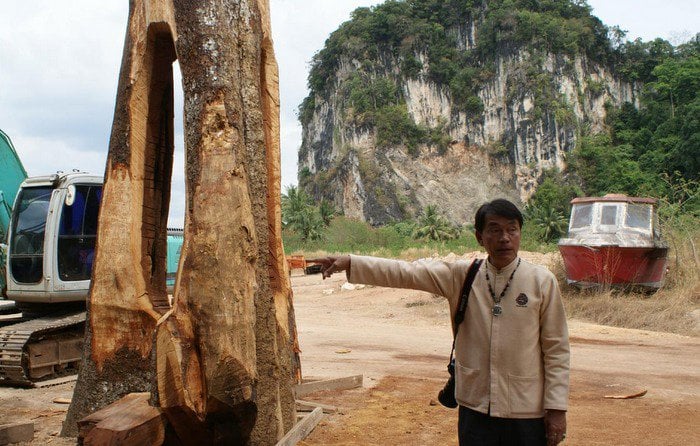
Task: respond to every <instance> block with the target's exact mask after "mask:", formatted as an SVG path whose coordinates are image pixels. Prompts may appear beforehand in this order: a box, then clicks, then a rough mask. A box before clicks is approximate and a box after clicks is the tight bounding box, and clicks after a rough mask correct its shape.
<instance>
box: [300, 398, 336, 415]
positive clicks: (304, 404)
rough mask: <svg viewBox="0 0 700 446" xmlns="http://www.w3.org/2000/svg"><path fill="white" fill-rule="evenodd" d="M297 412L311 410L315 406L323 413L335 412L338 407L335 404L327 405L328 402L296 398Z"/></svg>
mask: <svg viewBox="0 0 700 446" xmlns="http://www.w3.org/2000/svg"><path fill="white" fill-rule="evenodd" d="M296 403H297V412H312V411H313V410H314V409H316V408H317V407H320V408H321V409H323V413H336V412H338V408H337V407H335V406H329V405H328V404H321V403H316V402H313V401H303V400H297V401H296Z"/></svg>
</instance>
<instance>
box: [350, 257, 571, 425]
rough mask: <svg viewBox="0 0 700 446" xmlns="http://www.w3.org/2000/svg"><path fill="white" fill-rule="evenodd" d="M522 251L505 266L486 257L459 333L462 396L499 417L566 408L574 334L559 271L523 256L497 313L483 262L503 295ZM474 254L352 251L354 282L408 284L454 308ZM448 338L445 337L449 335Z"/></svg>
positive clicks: (538, 414)
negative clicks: (389, 255)
mask: <svg viewBox="0 0 700 446" xmlns="http://www.w3.org/2000/svg"><path fill="white" fill-rule="evenodd" d="M517 263H518V259H516V260H514V261H513V262H512V263H511V264H510V265H508V266H506V267H505V268H503V269H502V270H500V271H497V270H496V268H495V267H493V265H491V264H490V263H489V262H488V261H485V262H484V263H482V265H481V268H480V269H479V272H478V274H477V276H476V278H475V279H474V284H473V286H472V291H471V293H470V295H469V305H468V307H467V311H466V315H465V318H464V322H463V323H462V325H461V326H460V329H459V332H458V335H457V345H456V349H455V358H456V367H455V369H456V397H457V402H458V403H459V404H460V405H462V406H465V407H468V408H470V409H473V410H476V411H478V412H482V413H487V414H490V415H491V416H494V417H502V418H537V417H542V416H543V415H544V410H545V409H559V410H566V409H567V402H568V396H569V336H568V329H567V325H566V315H565V313H564V307H563V304H562V301H561V296H560V293H559V286H558V285H557V281H556V279H555V278H554V275H553V274H552V273H551V272H549V271H548V270H547V269H546V268H543V267H540V266H537V265H534V264H532V263H529V262H527V261H525V260H523V261H522V262H521V264H520V267H519V268H518V270H517V271H516V273H515V276H514V277H513V281H512V283H511V284H510V287H509V288H508V291H507V292H506V294H505V296H504V297H503V299H502V300H501V307H502V308H503V313H502V314H501V315H499V316H493V313H492V308H493V299H492V297H491V295H490V294H489V291H488V286H487V282H486V274H485V272H486V269H487V268H488V272H489V279H490V282H491V286H492V288H493V290H494V292H495V294H496V296H497V297H498V296H499V295H500V294H501V291H502V290H503V288H504V287H505V285H506V282H507V281H508V278H509V277H510V274H511V273H512V272H513V269H514V268H515V267H516V265H517ZM468 268H469V262H464V261H460V262H455V263H447V262H442V261H433V260H420V261H416V262H412V263H409V262H403V261H398V260H389V259H381V258H376V257H365V256H354V255H353V256H351V261H350V271H348V280H349V281H350V282H353V283H365V284H370V285H378V286H386V287H392V288H410V289H416V290H423V291H427V292H430V293H434V294H439V295H442V296H445V297H447V299H448V301H449V304H450V312H451V314H452V315H454V312H455V309H456V307H457V302H458V300H459V296H460V293H461V290H462V286H463V284H464V279H465V278H466V275H467V270H468ZM446 343H447V340H446Z"/></svg>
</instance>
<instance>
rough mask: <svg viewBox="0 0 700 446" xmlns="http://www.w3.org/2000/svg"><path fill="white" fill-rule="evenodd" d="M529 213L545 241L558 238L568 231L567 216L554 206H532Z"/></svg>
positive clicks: (530, 218)
mask: <svg viewBox="0 0 700 446" xmlns="http://www.w3.org/2000/svg"><path fill="white" fill-rule="evenodd" d="M527 214H528V217H529V220H530V221H532V223H533V224H534V225H535V226H536V227H537V229H538V230H539V232H540V237H541V238H542V239H543V240H544V241H545V242H551V241H553V240H556V239H558V238H559V237H561V236H562V235H564V233H565V232H566V228H567V224H568V222H567V221H566V217H564V214H562V213H561V212H559V211H557V210H556V209H555V208H554V207H552V206H547V205H545V206H537V207H531V208H528V210H527Z"/></svg>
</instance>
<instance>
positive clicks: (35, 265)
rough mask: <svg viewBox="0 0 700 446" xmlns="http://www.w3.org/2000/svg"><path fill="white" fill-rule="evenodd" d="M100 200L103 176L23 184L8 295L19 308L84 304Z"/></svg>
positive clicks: (17, 204)
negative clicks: (49, 304)
mask: <svg viewBox="0 0 700 446" xmlns="http://www.w3.org/2000/svg"><path fill="white" fill-rule="evenodd" d="M101 200H102V177H99V176H95V175H89V174H86V173H82V172H74V173H69V174H60V175H58V174H57V175H50V176H44V177H35V178H30V179H28V180H26V181H25V182H24V183H22V186H21V188H20V191H19V194H18V195H17V199H16V200H15V206H14V209H13V212H12V219H11V223H10V230H9V240H8V242H9V243H8V246H9V250H8V256H7V257H8V259H7V273H8V274H7V279H8V284H7V296H8V298H10V299H12V300H14V301H15V302H16V303H17V304H18V306H19V307H20V308H22V307H24V308H28V307H32V306H34V307H35V306H36V305H35V304H48V303H57V302H84V300H85V297H86V295H87V291H88V289H89V287H90V274H91V272H92V263H93V260H94V254H95V240H96V238H97V216H98V212H99V208H100V202H101ZM35 309H36V308H35Z"/></svg>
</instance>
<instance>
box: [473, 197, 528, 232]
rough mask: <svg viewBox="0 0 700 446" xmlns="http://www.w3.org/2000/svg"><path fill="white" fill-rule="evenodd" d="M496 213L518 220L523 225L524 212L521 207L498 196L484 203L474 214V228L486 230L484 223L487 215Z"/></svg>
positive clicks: (499, 215)
mask: <svg viewBox="0 0 700 446" xmlns="http://www.w3.org/2000/svg"><path fill="white" fill-rule="evenodd" d="M487 215H496V216H498V217H505V218H507V219H509V220H518V224H520V227H521V228H522V227H523V214H522V213H521V212H520V209H518V207H517V206H516V205H514V204H513V203H511V202H510V201H508V200H505V199H503V198H498V199H496V200H493V201H489V202H488V203H484V204H482V205H481V207H479V209H477V211H476V215H474V229H476V230H477V231H479V232H482V231H483V230H484V225H486V216H487Z"/></svg>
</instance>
